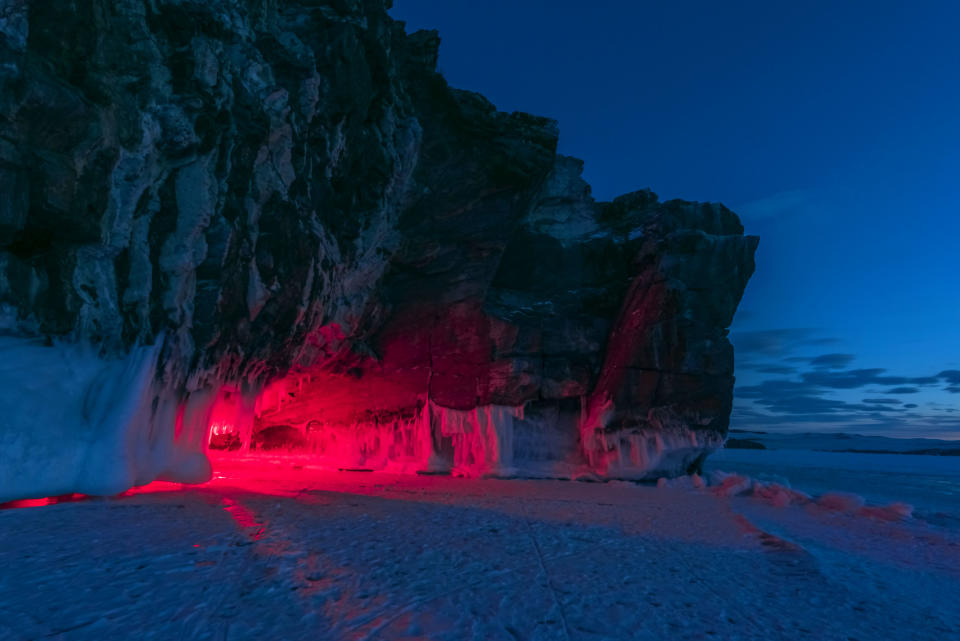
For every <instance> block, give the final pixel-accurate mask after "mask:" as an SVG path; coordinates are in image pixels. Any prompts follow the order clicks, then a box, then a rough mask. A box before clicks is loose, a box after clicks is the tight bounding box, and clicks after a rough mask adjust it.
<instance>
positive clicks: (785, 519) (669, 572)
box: [0, 452, 960, 641]
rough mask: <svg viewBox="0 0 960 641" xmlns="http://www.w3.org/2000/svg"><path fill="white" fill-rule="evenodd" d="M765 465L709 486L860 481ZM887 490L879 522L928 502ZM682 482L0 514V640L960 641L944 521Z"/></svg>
mask: <svg viewBox="0 0 960 641" xmlns="http://www.w3.org/2000/svg"><path fill="white" fill-rule="evenodd" d="M770 453H771V452H747V453H744V452H728V453H724V455H723V456H721V457H717V459H716V464H715V465H714V467H722V468H724V469H728V470H734V469H737V468H739V469H741V470H748V469H749V470H752V471H751V473H756V474H758V475H759V474H768V473H769V472H766V471H764V470H765V469H766V470H773V469H777V470H781V471H783V475H787V476H789V474H790V473H791V472H796V473H799V478H800V481H798V482H795V483H794V487H799V488H801V489H804V486H806V489H807V490H808V491H810V492H816V491H817V487H819V486H816V484H817V483H822V484H823V486H824V487H826V486H828V485H829V486H830V487H829V489H851V488H843V487H842V484H841V482H842V481H846V480H848V479H857V478H860V476H859V475H862V474H863V473H864V470H850V469H848V468H850V467H851V466H854V467H855V465H854V464H849V463H847V464H844V465H842V466H833V467H831V466H829V465H827V466H824V465H821V466H820V467H816V468H810V467H808V466H807V464H806V463H804V462H802V461H800V460H799V459H797V460H794V463H792V464H790V465H792V467H788V464H787V463H785V462H783V461H775V460H773V459H770V458H767V459H763V458H759V457H757V458H751V457H753V456H757V455H761V454H767V455H769V454H770ZM899 458H915V457H899ZM838 465H839V464H838ZM856 465H859V464H856ZM864 465H867V464H866V463H864ZM815 470H819V471H815ZM866 472H867V473H868V474H871V475H876V476H877V477H878V478H879V477H882V476H883V474H882V472H881V471H880V470H872V471H871V470H867V471H866ZM888 476H890V477H895V478H894V479H893V480H890V481H889V482H888V483H887V484H886V485H885V486H884V489H876V488H873V489H872V490H871V491H876V492H877V493H876V494H875V496H877V497H882V500H883V502H886V501H887V499H888V498H897V499H901V500H902V499H904V498H905V497H903V496H900V495H896V492H894V490H895V489H896V488H898V487H906V488H911V487H913V488H915V491H917V492H921V490H919V489H916V488H919V487H920V486H919V485H916V484H914V483H913V482H912V481H900V482H898V481H896V480H895V479H896V478H900V479H903V478H906V477H907V473H905V472H896V473H889V472H888ZM927 476H928V477H929V478H934V477H936V478H941V476H942V477H944V478H953V479H954V482H955V481H956V480H957V477H956V475H951V474H950V473H948V472H944V473H942V474H941V471H938V472H937V473H936V474H933V475H927ZM832 478H835V479H837V482H836V483H834V482H831V479H832ZM870 478H872V477H870ZM696 485H698V484H697V483H696V482H695V481H694V480H693V479H682V480H679V481H674V482H671V484H670V486H669V487H654V486H650V485H646V486H638V485H634V484H631V483H622V482H612V483H580V482H567V481H525V480H510V481H501V480H466V479H458V478H450V477H429V476H427V477H425V476H400V475H390V474H381V473H338V472H322V471H316V470H309V469H307V470H304V469H293V468H291V467H290V466H289V465H285V464H283V463H280V462H277V463H275V464H272V465H265V466H259V467H249V466H241V465H234V466H232V467H226V468H225V467H224V466H222V465H221V466H220V468H219V473H218V476H217V478H215V479H214V481H212V482H210V483H208V484H205V485H202V486H194V487H183V486H179V485H172V484H160V483H155V484H152V485H150V486H147V487H146V488H143V489H141V490H139V491H137V492H133V493H130V494H128V495H126V496H122V497H118V498H113V499H98V500H83V501H76V502H63V503H58V504H52V505H43V506H41V507H32V508H24V509H6V510H2V511H0V567H2V568H3V571H2V572H0V639H4V640H5V641H6V640H10V641H16V640H21V639H23V640H25V639H62V640H94V639H96V640H102V639H123V638H136V639H158V640H160V639H162V640H167V639H198V640H199V639H209V640H228V639H230V640H234V641H236V640H241V639H251V640H253V639H256V640H258V641H263V640H268V639H269V640H280V639H350V640H361V639H369V640H387V639H406V640H414V639H416V640H428V639H429V640H458V641H460V640H468V639H474V640H477V641H480V640H500V639H503V640H517V639H544V640H546V639H560V640H567V639H570V640H588V639H589V640H597V641H599V640H614V639H651V640H654V639H656V640H663V639H671V640H674V639H747V640H753V639H756V640H764V641H766V640H769V639H842V640H845V641H847V640H849V639H860V640H868V639H887V638H896V639H931V640H934V639H935V640H937V641H945V640H950V639H960V608H958V607H957V604H958V603H960V531H958V528H956V527H954V525H953V523H952V522H951V521H950V520H949V519H946V520H945V521H944V522H942V523H939V524H937V523H930V522H927V521H925V520H923V519H921V518H907V519H902V520H901V519H898V518H897V517H896V513H895V512H894V513H893V514H892V516H891V514H888V513H886V512H883V511H875V512H870V511H869V510H864V509H863V508H859V507H857V505H856V504H855V502H854V503H853V504H851V505H850V506H846V507H845V506H844V505H843V504H842V502H841V504H839V505H837V504H833V503H827V502H825V501H824V502H819V503H818V502H815V501H810V502H799V503H798V502H791V503H790V504H789V505H786V506H785V507H776V506H775V504H776V501H771V500H767V499H765V498H762V497H760V496H759V495H757V494H756V493H754V495H752V496H751V495H747V494H749V493H746V494H745V495H742V496H738V495H731V496H724V494H730V493H731V492H727V491H724V490H723V489H722V488H720V487H713V488H710V487H707V488H698V487H696ZM866 485H870V483H866ZM952 487H953V490H955V489H956V485H954V486H952ZM852 489H853V490H854V491H861V492H863V493H864V494H868V493H867V492H865V491H864V488H863V487H859V486H858V487H855V488H852ZM888 489H889V491H890V492H893V494H890V495H889V496H888V494H887V493H886V492H887V491H888ZM911 491H913V490H911ZM943 492H944V494H943V495H942V496H940V495H937V498H935V500H933V501H932V502H931V505H932V504H933V503H937V504H941V505H942V504H943V503H945V502H946V501H947V499H948V498H949V496H948V493H947V489H944V490H943ZM733 494H735V493H733ZM918 496H919V498H922V496H920V495H918ZM917 502H918V503H920V501H917ZM36 503H43V501H38V502H33V503H27V505H31V504H36ZM821 503H822V504H821ZM918 510H919V508H918Z"/></svg>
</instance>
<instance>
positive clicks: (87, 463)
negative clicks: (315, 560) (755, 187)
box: [0, 3, 757, 501]
mask: <svg viewBox="0 0 960 641" xmlns="http://www.w3.org/2000/svg"><path fill="white" fill-rule="evenodd" d="M347 4H348V5H349V7H347V5H344V6H343V7H341V8H339V9H336V10H333V9H331V10H330V11H312V10H311V11H310V12H309V14H310V18H309V20H307V19H304V20H302V21H301V20H297V19H294V18H292V17H291V16H292V15H293V13H296V12H297V11H299V9H295V8H293V6H292V5H291V8H290V9H289V11H290V12H293V13H291V14H290V15H287V14H286V13H284V14H283V16H281V15H280V13H278V12H279V11H280V10H279V9H278V8H277V7H276V6H274V5H273V4H270V3H267V4H266V5H264V7H263V9H262V11H263V12H264V13H263V15H260V14H257V15H258V16H259V17H254V16H253V14H251V15H246V14H243V15H241V14H242V13H243V12H241V14H237V16H236V17H235V18H231V20H230V21H229V22H223V20H221V18H222V16H219V15H217V14H216V12H215V10H214V9H212V8H211V7H208V6H207V5H204V4H203V3H200V4H196V3H186V4H183V3H165V4H163V7H162V9H157V11H160V12H161V13H162V14H163V15H162V16H161V15H159V14H158V15H157V16H153V17H152V18H150V19H149V20H148V19H147V18H146V17H144V16H143V15H141V14H139V13H138V14H136V15H134V14H130V15H126V14H124V18H123V19H124V20H126V21H127V22H124V23H123V27H122V28H119V27H118V28H117V29H111V30H107V31H105V32H104V33H103V34H100V36H98V37H96V38H92V37H88V36H89V33H90V32H89V29H86V28H85V26H84V25H85V24H86V23H85V22H84V21H83V20H80V18H78V17H77V16H76V15H73V14H69V15H70V16H72V18H71V19H75V20H79V21H78V22H77V23H76V24H75V25H74V27H76V28H70V29H67V30H66V31H65V30H64V29H66V27H63V25H62V24H61V22H60V21H61V20H63V19H65V18H63V17H62V16H60V15H59V14H58V12H47V11H41V10H39V9H38V10H36V11H33V10H31V12H30V14H29V16H28V19H29V21H30V23H31V24H30V33H31V34H40V35H38V36H37V38H40V40H38V39H36V38H34V37H33V36H31V38H30V39H29V40H24V41H23V43H21V44H22V46H20V45H17V47H15V48H14V49H10V50H9V51H8V54H9V55H8V57H7V58H5V59H4V60H5V61H4V65H6V66H5V68H7V69H11V70H16V73H14V71H11V72H10V73H11V74H13V75H10V76H9V77H10V78H13V77H16V78H17V79H18V80H17V83H18V84H17V85H16V87H14V88H13V89H15V90H13V89H10V90H9V91H5V92H3V95H4V97H5V102H3V104H2V105H0V109H3V110H6V111H4V112H3V113H2V114H0V138H2V139H3V140H4V141H7V143H5V144H4V145H0V185H3V186H4V187H5V188H6V191H7V192H8V193H9V194H10V195H11V196H10V198H8V199H7V200H6V201H5V205H4V208H0V209H2V221H0V223H2V224H0V320H2V323H3V333H2V335H0V343H2V345H0V347H2V348H3V349H4V354H5V357H6V359H7V361H9V362H10V363H12V364H13V365H11V366H10V367H8V368H7V369H4V370H2V371H0V396H2V399H0V400H2V401H3V405H4V408H5V411H6V417H7V420H6V422H5V423H4V425H3V426H2V427H0V501H2V500H13V499H19V498H29V497H38V496H57V495H63V494H69V493H72V492H81V493H88V494H111V493H116V492H120V491H123V490H125V489H127V488H129V487H131V486H139V485H143V484H146V483H149V482H151V481H153V480H157V479H160V480H164V481H173V482H198V481H202V480H203V479H207V478H210V475H211V463H210V459H211V458H212V460H213V464H214V466H215V465H216V464H217V462H218V461H223V460H231V458H233V459H237V460H239V459H245V460H246V459H251V458H254V459H258V458H259V459H263V460H275V459H276V458H277V457H281V456H282V457H295V458H297V459H298V460H300V461H301V462H302V463H303V464H311V465H321V466H326V467H331V468H338V469H372V470H383V469H390V470H398V471H405V472H411V473H412V472H432V473H447V472H449V473H454V474H464V475H471V476H476V475H487V474H494V475H529V476H560V477H570V476H574V475H577V474H580V473H583V472H588V473H590V474H595V475H599V476H606V477H624V478H645V477H651V476H660V475H672V474H680V473H684V472H686V471H687V470H690V469H694V468H696V467H697V466H698V465H699V464H700V462H702V460H703V457H704V456H706V455H707V454H708V453H709V452H710V451H712V450H713V449H714V448H716V447H717V446H719V445H720V444H721V443H722V441H723V439H724V437H725V434H726V431H727V425H728V420H729V414H730V409H731V402H732V390H733V349H732V346H731V345H730V342H729V341H728V340H727V328H728V327H729V325H730V322H731V320H732V318H733V314H734V312H735V310H736V307H737V304H738V303H739V300H740V297H741V295H742V293H743V290H744V287H745V286H746V283H747V281H748V279H749V278H750V276H751V274H752V272H753V269H754V262H753V254H754V250H755V249H756V246H757V239H756V238H754V237H750V236H744V233H743V227H742V225H741V224H740V221H739V220H738V218H737V216H736V215H735V214H734V213H733V212H731V211H730V210H729V209H727V208H726V207H724V206H723V205H720V204H714V203H694V202H686V201H679V200H672V201H668V202H660V201H659V200H658V198H657V197H656V195H655V194H654V193H652V192H651V191H649V190H642V191H637V192H633V193H629V194H626V195H624V196H621V197H619V198H616V199H614V200H613V201H611V202H597V201H595V200H594V198H593V197H592V195H591V191H590V187H589V185H587V183H586V182H585V181H584V180H583V179H582V177H581V173H582V169H583V165H582V162H581V161H579V160H577V159H574V158H569V157H566V156H561V155H558V154H557V153H556V148H557V140H558V129H557V123H556V122H554V121H552V120H550V119H547V118H542V117H537V116H533V115H530V114H524V113H504V112H500V111H497V109H496V108H495V107H494V106H493V105H492V104H491V103H490V102H489V101H487V100H486V99H485V98H483V97H482V96H480V95H479V94H476V93H472V92H468V91H461V90H457V89H453V88H451V87H449V86H448V85H447V83H446V81H445V80H444V78H443V77H442V76H441V75H440V74H439V73H438V72H437V70H436V62H437V53H438V47H439V37H438V36H437V34H436V33H434V32H427V31H419V32H416V33H412V34H407V33H406V32H405V30H404V29H403V27H402V26H401V25H399V24H398V23H396V22H394V21H393V20H392V19H391V18H390V16H389V15H388V14H387V12H386V9H385V8H384V6H382V5H381V4H378V3H359V4H358V3H347ZM278 6H279V5H278ZM211 11H212V12H213V13H210V14H209V15H207V13H205V12H211ZM340 11H343V12H346V13H348V14H350V15H349V16H346V17H345V16H341V15H339V14H338V12H340ZM204 15H207V17H206V18H203V16H204ZM304 15H306V14H304ZM182 24H195V25H197V30H198V31H197V33H196V34H195V37H193V36H191V39H188V40H184V35H183V33H184V32H183V31H182V29H181V28H180V27H179V25H182ZM307 24H309V27H308V28H307V27H304V26H303V25H307ZM210 25H218V26H217V27H216V28H215V29H214V28H212V27H210ZM208 27H210V28H209V29H208ZM68 32H69V33H71V34H74V35H72V36H71V38H75V39H77V42H72V41H71V44H70V46H60V45H59V44H58V45H57V46H48V47H41V48H34V47H32V45H31V43H36V42H41V40H42V38H41V36H42V35H43V34H53V33H68ZM129 34H134V35H129ZM101 36H102V37H101ZM43 37H46V36H43ZM18 42H19V41H18ZM236 43H244V44H243V46H239V45H237V44H236ZM77 51H83V52H85V54H84V56H83V58H84V60H85V64H86V66H85V67H84V68H83V74H82V77H83V83H81V84H80V85H78V84H77V77H78V76H77V74H76V73H75V64H74V60H73V57H74V52H77ZM64 56H67V58H69V60H68V59H66V58H64ZM71 70H73V71H71ZM7 77H8V76H4V78H7ZM130 78H143V79H150V81H149V82H146V81H145V82H143V83H137V84H136V87H134V86H133V85H131V84H130V81H129V79H130ZM0 81H2V79H0ZM130 92H134V93H130ZM101 98H104V99H103V100H101ZM14 123H15V124H14ZM26 177H29V181H28V180H26ZM638 179H642V177H638ZM27 185H29V188H27V187H25V186H27ZM50 399H57V402H56V403H52V402H50ZM208 454H209V456H208ZM267 468H268V466H262V469H267Z"/></svg>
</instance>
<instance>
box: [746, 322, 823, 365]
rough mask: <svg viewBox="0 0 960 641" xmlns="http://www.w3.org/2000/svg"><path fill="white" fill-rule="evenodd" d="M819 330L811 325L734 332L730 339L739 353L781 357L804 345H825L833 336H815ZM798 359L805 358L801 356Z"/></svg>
mask: <svg viewBox="0 0 960 641" xmlns="http://www.w3.org/2000/svg"><path fill="white" fill-rule="evenodd" d="M819 332H820V330H818V329H815V328H812V327H787V328H782V329H764V330H755V331H746V332H734V333H732V334H731V335H730V340H731V341H732V342H733V345H734V347H735V348H736V350H737V352H738V353H740V354H753V355H760V356H767V357H774V358H776V357H782V356H785V355H787V354H789V353H790V352H792V351H794V350H796V349H798V348H800V347H804V346H810V345H827V344H830V343H835V342H837V339H835V338H827V337H821V336H817V334H818V333H819ZM800 360H806V358H801V359H800Z"/></svg>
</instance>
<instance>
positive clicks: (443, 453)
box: [207, 372, 582, 477]
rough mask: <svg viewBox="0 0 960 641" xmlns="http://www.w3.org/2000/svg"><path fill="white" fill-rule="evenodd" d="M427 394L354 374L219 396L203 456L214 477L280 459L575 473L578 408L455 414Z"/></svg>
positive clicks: (434, 470)
mask: <svg viewBox="0 0 960 641" xmlns="http://www.w3.org/2000/svg"><path fill="white" fill-rule="evenodd" d="M427 388H428V381H427V380H423V381H419V380H417V379H415V378H413V377H410V376H406V377H402V378H401V377H394V378H387V377H373V376H358V375H356V374H355V373H354V372H347V373H343V374H310V375H307V374H297V375H290V376H288V377H286V378H284V379H282V380H280V381H277V382H275V383H273V384H271V385H269V386H267V387H266V388H264V389H262V390H261V391H259V392H257V393H255V392H253V391H252V390H249V389H241V388H240V387H237V386H224V387H223V388H222V389H221V390H220V391H219V393H218V395H217V397H216V399H215V400H214V402H213V404H212V408H211V411H210V420H209V429H208V433H207V451H208V454H209V456H210V459H211V461H212V463H213V466H214V468H215V469H216V467H217V465H218V462H228V461H256V460H261V461H262V460H268V459H269V460H277V459H282V460H287V461H290V462H291V463H293V464H302V465H308V466H310V467H319V468H325V469H333V470H341V471H347V470H371V471H375V470H376V471H388V472H398V473H408V474H412V473H421V474H423V473H428V474H442V473H452V474H455V475H462V476H489V475H492V476H514V475H516V474H518V473H522V474H524V475H532V476H551V477H553V476H557V475H561V476H566V475H568V474H569V472H567V471H565V470H566V468H567V467H570V468H571V469H572V467H574V466H577V465H579V464H581V463H582V460H580V459H579V458H578V455H579V451H580V449H579V445H578V428H577V421H578V420H579V404H577V406H576V407H574V406H573V404H572V403H568V404H569V405H571V406H570V407H569V408H566V409H565V408H564V407H562V406H561V405H562V404H561V405H558V404H557V403H551V404H550V405H549V406H547V407H543V408H534V409H533V411H532V412H531V408H530V406H529V404H528V406H527V407H509V406H501V405H483V406H479V407H475V408H471V409H462V410H461V409H456V408H448V407H443V406H440V405H438V404H436V403H434V402H433V401H432V400H431V399H430V397H429V395H428V394H427V391H426V390H427ZM566 410H569V411H566ZM558 466H559V467H558ZM561 468H563V469H561ZM260 469H261V470H262V469H263V468H262V467H261V468H260Z"/></svg>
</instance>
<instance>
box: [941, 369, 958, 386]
mask: <svg viewBox="0 0 960 641" xmlns="http://www.w3.org/2000/svg"><path fill="white" fill-rule="evenodd" d="M937 378H942V379H943V380H945V381H946V382H948V383H950V384H951V385H960V369H945V370H943V371H942V372H940V373H939V374H937Z"/></svg>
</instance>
